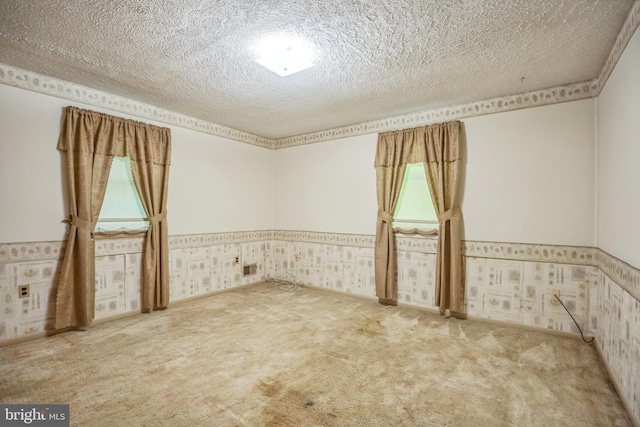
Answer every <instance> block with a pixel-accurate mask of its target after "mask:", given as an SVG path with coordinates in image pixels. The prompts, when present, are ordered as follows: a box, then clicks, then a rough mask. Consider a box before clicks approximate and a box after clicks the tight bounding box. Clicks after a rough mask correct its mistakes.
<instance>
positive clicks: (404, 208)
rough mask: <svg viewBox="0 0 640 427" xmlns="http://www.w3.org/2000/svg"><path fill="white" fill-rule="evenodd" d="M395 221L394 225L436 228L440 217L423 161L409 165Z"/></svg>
mask: <svg viewBox="0 0 640 427" xmlns="http://www.w3.org/2000/svg"><path fill="white" fill-rule="evenodd" d="M393 222H394V226H396V227H401V228H418V229H428V230H431V229H434V228H436V225H437V224H438V217H437V215H436V211H435V209H434V207H433V202H432V201H431V195H430V193H429V186H428V185H427V178H426V175H425V171H424V164H423V163H410V164H408V165H407V169H406V171H405V174H404V179H403V181H402V188H401V190H400V198H399V200H398V205H397V206H396V211H395V215H394V221H393Z"/></svg>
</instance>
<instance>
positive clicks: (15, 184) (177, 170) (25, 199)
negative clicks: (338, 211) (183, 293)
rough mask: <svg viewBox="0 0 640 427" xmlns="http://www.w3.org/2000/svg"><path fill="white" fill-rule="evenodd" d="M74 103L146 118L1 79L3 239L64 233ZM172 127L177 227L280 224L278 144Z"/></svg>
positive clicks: (172, 224)
mask: <svg viewBox="0 0 640 427" xmlns="http://www.w3.org/2000/svg"><path fill="white" fill-rule="evenodd" d="M67 105H75V106H77V107H80V108H88V109H92V110H96V111H102V112H105V113H108V114H114V115H116V116H120V117H125V118H133V119H135V120H140V119H138V118H136V117H131V116H127V115H125V114H121V113H117V112H116V113H114V112H110V111H108V110H104V109H98V108H95V107H92V106H87V105H83V104H79V103H74V102H70V101H67V100H63V99H60V98H55V97H51V96H48V95H43V94H39V93H35V92H30V91H26V90H23V89H18V88H14V87H11V86H6V85H0V243H5V242H27V241H49V240H55V241H59V240H63V239H64V236H65V232H66V225H65V224H62V223H61V222H60V221H61V220H63V219H64V218H65V215H66V214H67V209H66V205H65V203H66V201H63V197H64V196H63V186H65V185H66V183H64V182H63V177H62V176H63V175H62V174H63V167H62V165H63V157H62V156H63V155H62V154H61V153H60V152H58V151H57V150H56V144H57V141H58V135H59V134H60V125H61V120H62V117H63V108H64V107H65V106H67ZM145 121H146V122H148V123H151V124H156V125H159V126H166V125H164V124H162V123H154V122H151V121H148V120H145ZM168 127H170V128H171V133H172V164H171V168H170V171H169V174H170V177H169V200H168V203H167V211H168V220H169V233H170V234H172V235H176V234H197V233H214V232H226V231H246V230H264V229H271V228H272V227H273V203H272V201H273V180H272V167H273V152H272V151H271V150H268V149H264V148H260V147H255V146H252V145H248V144H242V143H238V142H236V141H231V140H227V139H225V138H221V137H217V136H212V135H208V134H203V133H200V132H196V131H192V130H187V129H182V128H178V127H175V126H168Z"/></svg>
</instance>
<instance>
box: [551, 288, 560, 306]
mask: <svg viewBox="0 0 640 427" xmlns="http://www.w3.org/2000/svg"><path fill="white" fill-rule="evenodd" d="M556 295H557V296H558V298H560V289H553V290H551V293H550V294H549V303H550V304H551V305H553V306H557V305H560V303H559V302H558V298H556Z"/></svg>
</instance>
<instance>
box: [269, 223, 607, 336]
mask: <svg viewBox="0 0 640 427" xmlns="http://www.w3.org/2000/svg"><path fill="white" fill-rule="evenodd" d="M274 239H275V241H274V243H273V248H274V251H273V252H274V255H273V258H274V266H273V270H272V271H273V276H274V277H277V278H280V279H289V280H293V281H296V282H298V283H300V284H303V285H312V286H317V287H320V288H326V289H331V290H336V291H342V292H347V293H353V294H358V295H363V296H367V297H371V298H375V279H374V270H373V263H374V261H373V260H374V251H373V246H374V241H375V239H374V237H373V236H364V235H343V234H330V233H311V232H295V231H293V232H289V231H276V232H275V234H274ZM436 245H437V239H436V238H422V237H398V238H397V252H398V267H397V274H398V301H399V302H401V303H405V304H410V305H414V306H418V307H422V308H426V309H431V310H436V309H437V307H436V305H435V297H434V295H435V265H436V255H435V254H436ZM465 254H466V277H467V285H466V290H467V310H468V314H469V315H470V316H475V317H480V318H485V319H493V320H499V321H505V322H511V323H518V324H523V325H528V326H534V327H539V328H545V329H552V330H556V331H564V332H571V333H575V334H577V333H579V331H578V329H577V328H576V326H575V324H574V323H573V321H572V320H571V317H570V316H569V315H568V314H567V313H566V311H565V310H564V308H563V307H562V306H561V305H560V303H559V302H558V301H557V300H556V298H555V297H554V296H553V295H554V293H559V296H560V298H561V299H562V301H563V302H564V304H565V305H566V306H567V308H569V310H570V311H571V313H572V314H573V316H574V317H575V318H576V320H577V321H578V322H579V323H580V325H581V326H582V325H587V323H588V321H587V320H588V316H589V312H588V309H589V304H588V293H589V289H590V287H591V285H592V284H594V285H596V286H597V284H598V280H599V277H600V276H599V271H598V269H597V267H594V266H593V265H592V264H593V262H594V249H592V248H583V247H569V246H552V245H528V244H519V243H495V242H466V243H465ZM583 329H584V328H583Z"/></svg>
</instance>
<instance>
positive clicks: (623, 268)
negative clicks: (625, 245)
mask: <svg viewBox="0 0 640 427" xmlns="http://www.w3.org/2000/svg"><path fill="white" fill-rule="evenodd" d="M596 259H597V260H598V262H599V266H600V270H601V271H600V272H599V275H600V286H597V287H596V289H594V290H593V291H592V292H591V295H590V301H589V303H590V306H591V308H590V312H591V313H592V315H591V317H590V329H591V330H592V331H594V332H595V336H596V345H597V346H598V350H599V351H600V355H601V356H602V358H603V361H604V363H605V365H606V366H607V367H608V369H609V373H610V374H611V376H612V377H613V378H612V380H613V382H614V384H615V385H616V387H617V388H618V393H619V394H621V395H622V396H623V401H624V400H626V402H625V403H626V406H627V408H628V409H629V410H630V412H632V413H633V415H634V416H635V422H636V424H637V425H640V286H639V284H640V270H638V269H636V268H634V267H632V266H630V265H628V264H626V263H624V262H623V261H620V260H619V259H617V258H615V257H613V256H611V255H609V254H608V253H606V252H604V251H601V250H598V251H597V253H596Z"/></svg>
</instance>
